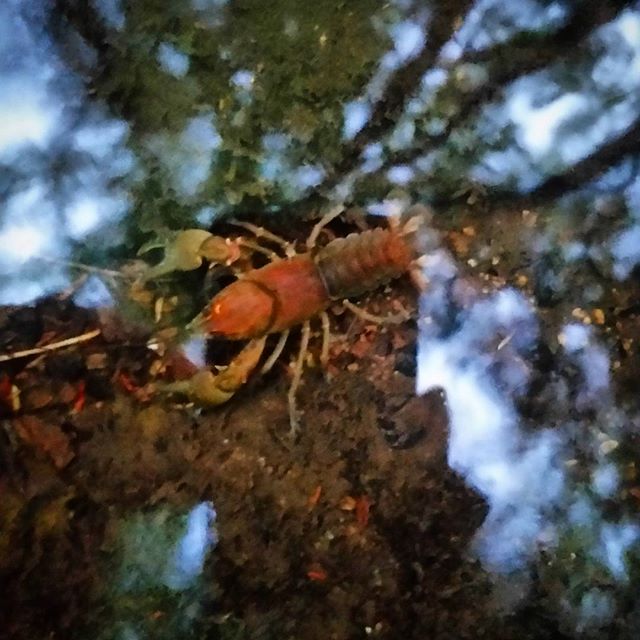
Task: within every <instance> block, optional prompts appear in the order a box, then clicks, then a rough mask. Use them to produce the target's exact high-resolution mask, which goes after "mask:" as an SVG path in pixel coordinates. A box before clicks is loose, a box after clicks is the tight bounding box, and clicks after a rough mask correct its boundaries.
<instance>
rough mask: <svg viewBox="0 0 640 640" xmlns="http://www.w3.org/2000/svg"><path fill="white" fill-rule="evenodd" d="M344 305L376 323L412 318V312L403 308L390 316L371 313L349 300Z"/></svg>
mask: <svg viewBox="0 0 640 640" xmlns="http://www.w3.org/2000/svg"><path fill="white" fill-rule="evenodd" d="M342 305H343V306H344V307H345V309H349V311H351V312H352V313H353V314H354V315H356V316H358V318H361V319H362V320H366V321H367V322H373V323H375V324H402V323H403V322H406V321H407V320H411V314H410V313H409V312H408V311H407V310H406V309H404V308H403V309H402V311H400V313H392V314H390V315H388V316H377V315H374V314H373V313H369V312H368V311H365V310H364V309H361V308H360V307H358V306H356V305H355V304H353V302H350V301H349V300H343V301H342Z"/></svg>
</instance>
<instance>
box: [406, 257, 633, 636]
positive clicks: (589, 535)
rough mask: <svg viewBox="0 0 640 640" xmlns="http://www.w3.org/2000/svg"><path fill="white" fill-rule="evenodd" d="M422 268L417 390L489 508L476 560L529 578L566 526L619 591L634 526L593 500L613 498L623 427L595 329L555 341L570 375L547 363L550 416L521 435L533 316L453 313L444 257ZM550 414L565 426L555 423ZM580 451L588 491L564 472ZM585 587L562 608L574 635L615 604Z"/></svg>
mask: <svg viewBox="0 0 640 640" xmlns="http://www.w3.org/2000/svg"><path fill="white" fill-rule="evenodd" d="M424 269H425V275H426V276H427V278H428V279H429V282H430V287H429V289H428V291H427V292H426V293H425V294H424V295H423V296H422V299H421V317H422V318H423V319H424V320H423V321H424V322H425V323H426V324H424V325H423V326H422V331H421V337H420V339H419V345H418V369H417V390H418V392H419V393H424V392H426V391H428V390H430V389H433V388H442V389H443V390H444V392H445V394H446V402H447V408H448V412H449V418H450V438H449V448H448V460H449V464H450V465H451V467H452V468H453V469H455V470H456V471H458V472H459V473H461V474H462V475H463V476H464V477H465V478H466V480H467V482H469V484H471V485H472V486H473V487H474V488H475V489H476V490H477V491H479V492H480V493H481V494H482V495H483V496H484V497H485V498H486V500H487V502H488V505H489V512H488V514H487V517H486V519H485V522H484V523H483V525H482V527H481V528H480V529H479V530H478V532H477V534H476V536H475V541H474V549H475V552H476V553H477V555H478V557H479V558H480V559H481V561H482V562H483V564H484V565H485V566H486V567H487V568H489V569H490V570H492V571H495V572H498V573H505V574H511V573H512V572H514V571H517V570H522V571H524V572H525V575H528V574H527V572H528V566H529V563H531V562H533V561H535V559H536V558H537V557H538V554H539V552H540V550H545V551H546V552H547V553H550V554H551V556H550V557H553V556H552V551H553V549H554V548H555V547H556V546H557V545H558V544H559V542H560V537H561V536H562V535H563V534H566V532H567V528H568V527H569V526H573V527H577V528H578V531H579V532H580V533H579V536H580V537H579V539H580V540H581V544H582V545H583V546H582V547H581V548H580V552H581V553H582V552H584V553H585V554H587V556H588V557H590V558H592V559H593V560H594V561H597V562H599V563H600V564H601V565H602V566H603V567H604V568H605V569H606V570H607V571H608V573H609V575H610V576H611V577H612V579H614V580H616V581H619V582H620V583H625V582H626V581H627V580H628V577H629V576H628V564H627V561H626V559H625V554H626V553H627V552H628V551H629V550H630V549H631V548H632V547H634V546H635V545H637V544H638V541H639V540H640V526H639V525H638V523H636V522H631V521H630V520H628V519H624V518H623V519H621V520H609V518H608V517H606V516H605V513H606V507H605V506H604V505H605V504H606V503H602V502H599V500H607V499H609V498H611V497H613V496H615V494H616V492H617V490H618V487H619V483H620V472H619V471H618V468H617V465H616V464H615V462H614V460H613V459H612V458H611V457H610V453H611V452H612V451H614V450H615V447H616V444H615V443H616V438H617V437H618V436H619V433H620V430H621V429H623V428H624V425H625V424H627V423H628V422H629V421H630V419H631V416H630V415H629V414H626V413H625V412H624V411H622V410H621V409H619V408H617V407H616V406H615V405H614V401H615V399H614V397H613V393H612V388H611V386H612V381H611V377H610V368H611V362H610V357H609V353H608V351H607V349H606V348H605V345H604V343H602V342H601V341H600V339H599V338H598V335H597V332H596V330H595V329H594V328H593V327H591V326H587V325H584V324H581V323H576V322H571V323H568V324H567V325H565V326H564V327H563V328H562V329H561V330H560V332H559V334H558V338H557V339H558V344H559V346H560V347H561V351H560V352H559V353H560V354H562V355H560V358H561V359H564V358H566V362H567V364H568V367H567V368H566V369H565V368H562V367H561V366H559V365H558V363H556V366H555V368H554V373H553V375H552V376H549V375H546V376H545V385H546V387H545V388H544V389H542V390H538V393H539V394H540V395H541V396H543V397H548V398H550V399H552V406H550V407H548V408H546V409H545V408H542V409H541V410H539V411H537V412H536V414H535V416H534V418H533V419H534V420H535V422H536V423H537V424H535V427H534V428H531V427H530V426H529V427H525V425H526V424H527V421H526V420H525V419H524V418H523V417H522V416H520V415H519V412H518V409H517V406H518V405H517V402H516V401H517V400H518V398H522V397H526V396H527V394H528V392H529V390H528V387H529V384H530V383H531V380H532V376H533V375H534V371H535V365H534V361H535V359H534V357H533V355H534V354H535V346H536V343H537V340H538V320H537V317H536V314H535V309H534V307H533V306H531V304H530V303H529V302H528V301H527V300H526V299H525V298H524V296H523V295H521V294H520V293H518V292H516V291H512V290H501V291H498V292H496V293H493V294H485V295H484V296H482V297H479V298H478V299H477V300H476V301H472V302H470V303H469V302H467V303H466V304H465V305H464V307H461V308H456V307H455V305H453V304H452V302H451V299H450V298H451V294H450V291H451V289H450V285H451V283H452V282H453V281H454V280H455V278H456V273H457V266H456V265H455V263H454V261H453V259H452V258H451V256H449V255H448V254H447V253H446V252H444V251H442V250H441V251H435V252H433V253H431V254H430V255H429V258H428V260H427V261H426V262H425V265H424ZM496 345H498V346H496ZM560 361H562V360H560ZM547 413H548V414H549V415H547ZM593 413H595V414H596V415H597V417H596V418H595V421H594V419H593V417H592V416H593ZM558 414H559V415H561V416H562V417H561V418H560V420H562V421H566V424H562V422H561V423H560V424H558V417H557V416H558ZM530 419H531V418H529V420H530ZM547 422H549V423H552V424H555V425H556V426H555V428H549V425H548V424H547ZM572 434H573V435H572ZM576 436H577V439H576ZM577 442H580V443H581V445H580V446H581V447H582V449H581V450H582V451H584V449H585V448H586V450H587V451H590V452H592V453H591V455H592V457H593V467H592V471H591V486H590V488H587V489H586V490H585V486H584V482H583V480H582V479H581V478H580V476H578V477H577V478H573V477H572V475H571V474H570V473H568V470H570V469H571V468H572V462H575V457H576V456H577V455H579V450H578V449H577V447H578V445H577ZM577 552H578V551H576V553H577ZM587 587H588V584H587V583H585V584H584V589H585V591H584V592H583V595H582V596H581V598H579V599H578V600H577V602H578V605H577V606H576V603H575V602H574V603H573V604H571V603H564V604H563V607H565V608H566V610H567V612H568V613H569V614H570V615H571V617H572V619H573V620H574V622H575V624H576V626H577V627H578V628H581V627H582V626H584V625H588V624H590V623H593V620H594V619H595V618H597V619H598V620H600V621H603V622H606V621H607V620H609V619H611V618H612V616H613V615H614V613H615V606H616V605H615V600H613V599H612V600H611V602H607V606H604V604H603V602H601V601H600V600H599V599H598V598H596V597H595V594H594V593H593V590H589V589H587ZM576 595H577V596H580V593H577V594H576Z"/></svg>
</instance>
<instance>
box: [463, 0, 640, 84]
mask: <svg viewBox="0 0 640 640" xmlns="http://www.w3.org/2000/svg"><path fill="white" fill-rule="evenodd" d="M633 4H634V2H633V0H608V1H605V2H599V3H593V2H591V1H590V0H585V1H583V2H577V3H575V4H574V5H573V6H572V10H571V13H570V15H569V16H568V19H567V22H566V23H565V24H564V26H562V27H560V28H559V29H557V30H555V31H551V32H548V31H546V32H545V31H521V32H519V33H517V34H515V35H514V36H513V37H512V38H510V39H509V40H507V41H506V42H501V43H498V44H495V45H493V46H492V47H489V48H487V49H481V50H479V51H469V52H467V53H465V54H464V55H463V56H462V58H461V59H460V60H458V61H456V62H457V63H458V64H459V63H470V64H490V65H496V66H498V67H500V68H501V71H502V72H503V73H505V74H507V75H514V74H515V76H516V77H517V76H519V75H522V68H521V67H522V65H525V67H527V66H528V65H533V66H528V68H525V72H530V71H533V70H535V69H539V68H540V67H543V66H545V65H547V64H550V63H551V62H553V61H554V60H556V59H557V58H558V57H559V56H560V55H562V54H564V53H565V51H566V50H567V49H568V48H570V47H573V46H575V45H577V44H579V43H580V42H581V41H582V40H583V39H584V38H585V37H586V36H587V35H588V34H589V33H591V31H593V30H594V29H595V28H597V27H599V26H601V25H603V24H606V23H607V22H611V20H613V19H614V18H615V17H616V16H617V15H618V14H619V13H620V12H621V11H622V10H623V9H624V8H625V7H628V6H631V5H633Z"/></svg>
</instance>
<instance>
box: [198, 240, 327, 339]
mask: <svg viewBox="0 0 640 640" xmlns="http://www.w3.org/2000/svg"><path fill="white" fill-rule="evenodd" d="M330 304H331V298H330V297H329V295H328V293H327V290H326V287H325V285H324V282H323V281H322V277H321V275H320V272H319V270H318V267H317V265H316V264H315V262H314V261H313V259H312V257H311V254H309V253H304V254H301V255H298V256H295V257H293V258H289V259H286V260H280V261H278V262H273V263H271V264H268V265H266V266H264V267H261V268H259V269H253V270H251V271H248V272H247V273H246V274H244V276H243V277H242V278H241V279H240V280H236V281H235V282H232V283H231V284H230V285H229V286H227V287H225V288H224V289H223V290H222V291H221V292H220V293H218V294H217V295H216V296H215V297H214V298H213V300H212V301H211V305H210V307H209V310H208V312H207V314H206V320H205V328H206V331H207V332H208V333H211V334H214V335H219V336H222V337H225V338H228V339H232V340H245V339H250V338H258V337H261V336H263V335H266V334H268V333H279V332H281V331H285V330H286V329H290V328H291V327H294V326H296V325H298V324H301V323H303V322H304V321H305V320H308V319H310V318H312V317H313V316H315V315H317V314H318V313H320V312H321V311H324V310H325V309H327V307H328V306H329V305H330Z"/></svg>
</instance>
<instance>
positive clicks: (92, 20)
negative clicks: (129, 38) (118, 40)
mask: <svg viewBox="0 0 640 640" xmlns="http://www.w3.org/2000/svg"><path fill="white" fill-rule="evenodd" d="M61 17H62V18H64V19H65V20H66V21H67V22H68V23H69V24H70V25H71V26H72V27H73V28H74V29H75V30H76V31H77V32H78V33H79V34H80V36H81V37H82V38H83V39H84V40H85V41H86V42H87V43H88V44H89V45H90V46H91V47H93V48H94V49H95V50H96V51H97V53H98V55H101V56H104V55H105V53H106V52H107V50H108V48H109V44H108V30H107V27H106V25H105V24H104V21H103V20H102V18H101V16H99V15H98V13H97V12H96V10H95V9H94V8H93V6H92V4H91V3H90V2H86V0H55V2H54V8H53V9H52V10H51V12H50V18H51V23H52V27H53V29H54V33H56V32H58V34H59V32H60V29H61V24H60V18H61Z"/></svg>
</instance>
